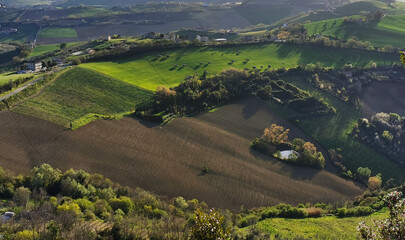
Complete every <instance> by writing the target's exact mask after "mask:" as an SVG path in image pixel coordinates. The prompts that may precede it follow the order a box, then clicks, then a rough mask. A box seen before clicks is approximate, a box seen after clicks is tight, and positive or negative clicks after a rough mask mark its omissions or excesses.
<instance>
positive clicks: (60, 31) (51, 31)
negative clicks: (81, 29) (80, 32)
mask: <svg viewBox="0 0 405 240" xmlns="http://www.w3.org/2000/svg"><path fill="white" fill-rule="evenodd" d="M38 37H39V38H75V37H77V32H76V30H75V29H73V28H60V27H49V28H44V29H42V30H41V31H40V32H39V34H38Z"/></svg>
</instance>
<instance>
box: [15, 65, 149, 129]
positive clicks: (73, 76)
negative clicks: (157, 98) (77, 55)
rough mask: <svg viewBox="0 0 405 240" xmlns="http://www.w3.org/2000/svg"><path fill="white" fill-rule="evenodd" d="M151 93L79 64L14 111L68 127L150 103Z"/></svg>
mask: <svg viewBox="0 0 405 240" xmlns="http://www.w3.org/2000/svg"><path fill="white" fill-rule="evenodd" d="M152 96H153V94H152V92H149V91H146V90H143V89H140V88H137V87H136V86H133V85H130V84H127V83H125V82H122V81H120V80H117V79H114V78H111V77H108V76H105V75H103V74H100V73H97V72H94V71H92V70H89V69H83V68H79V67H76V68H73V69H71V70H69V71H67V72H65V73H63V74H61V75H60V76H59V77H58V78H57V79H56V80H55V81H54V82H53V83H52V84H51V85H50V86H48V87H46V88H45V89H44V91H43V92H42V93H41V94H40V95H39V96H37V97H34V98H31V99H28V100H27V101H25V102H23V103H22V104H20V105H18V106H17V107H15V108H14V109H13V111H14V112H17V113H22V114H26V115H31V116H34V117H38V118H42V119H45V120H48V121H51V122H54V123H57V124H60V125H63V126H69V124H70V123H71V122H72V121H74V120H76V119H79V118H82V117H84V116H86V115H88V114H100V115H107V116H108V115H115V114H119V113H122V112H128V111H131V110H134V109H135V108H136V106H137V105H139V104H141V103H142V104H145V103H148V102H149V101H150V99H151V97H152Z"/></svg>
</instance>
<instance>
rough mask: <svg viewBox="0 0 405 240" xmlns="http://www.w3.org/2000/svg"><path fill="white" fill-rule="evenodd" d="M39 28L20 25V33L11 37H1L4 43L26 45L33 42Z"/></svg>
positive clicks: (0, 40)
mask: <svg viewBox="0 0 405 240" xmlns="http://www.w3.org/2000/svg"><path fill="white" fill-rule="evenodd" d="M38 30H39V26H37V25H35V24H24V25H18V32H17V33H13V34H10V35H0V42H2V43H26V42H30V41H33V40H34V38H35V34H36V33H37V31H38Z"/></svg>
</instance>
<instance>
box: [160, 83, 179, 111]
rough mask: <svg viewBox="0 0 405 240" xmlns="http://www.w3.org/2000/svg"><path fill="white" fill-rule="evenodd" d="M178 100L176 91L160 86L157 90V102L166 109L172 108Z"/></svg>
mask: <svg viewBox="0 0 405 240" xmlns="http://www.w3.org/2000/svg"><path fill="white" fill-rule="evenodd" d="M175 100H176V91H174V90H171V89H170V88H167V87H165V86H162V85H161V86H158V87H157V89H156V102H157V103H158V104H161V105H163V106H165V107H167V106H170V105H171V104H173V103H174V102H175Z"/></svg>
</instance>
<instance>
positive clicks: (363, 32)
mask: <svg viewBox="0 0 405 240" xmlns="http://www.w3.org/2000/svg"><path fill="white" fill-rule="evenodd" d="M403 26H405V15H387V16H386V17H384V18H383V19H382V20H381V21H380V22H379V23H377V24H363V23H347V22H345V21H344V19H343V18H338V19H330V20H324V21H318V22H313V23H309V24H306V25H305V27H306V29H307V30H308V35H311V36H313V35H317V34H320V35H324V36H331V37H337V38H339V39H345V40H347V39H350V38H352V37H357V38H358V39H360V40H362V41H370V42H371V43H372V44H373V45H374V46H377V47H384V46H387V45H392V46H393V47H397V48H403V47H405V41H404V39H405V29H404V27H403Z"/></svg>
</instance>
